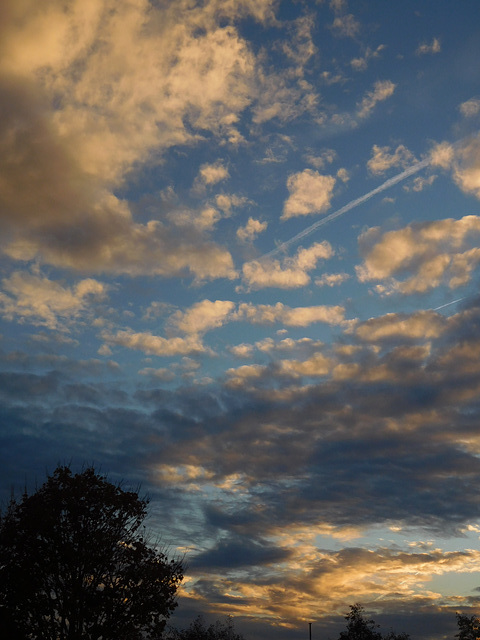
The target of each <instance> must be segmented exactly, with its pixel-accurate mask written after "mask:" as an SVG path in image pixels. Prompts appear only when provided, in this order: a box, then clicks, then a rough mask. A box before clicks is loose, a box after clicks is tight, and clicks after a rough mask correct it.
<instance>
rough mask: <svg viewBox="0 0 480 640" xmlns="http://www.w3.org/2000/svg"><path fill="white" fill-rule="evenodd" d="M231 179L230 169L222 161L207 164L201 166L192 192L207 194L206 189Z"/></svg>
mask: <svg viewBox="0 0 480 640" xmlns="http://www.w3.org/2000/svg"><path fill="white" fill-rule="evenodd" d="M229 177H230V173H229V172H228V168H227V167H226V166H225V165H224V164H223V162H222V160H217V161H216V162H213V163H208V162H206V163H205V164H202V165H201V167H200V169H199V172H198V175H197V177H196V178H195V181H194V183H193V188H192V190H193V192H194V193H197V194H199V195H201V194H203V193H204V192H205V188H206V187H210V186H212V185H215V184H218V183H219V182H223V181H224V180H227V179H228V178H229Z"/></svg>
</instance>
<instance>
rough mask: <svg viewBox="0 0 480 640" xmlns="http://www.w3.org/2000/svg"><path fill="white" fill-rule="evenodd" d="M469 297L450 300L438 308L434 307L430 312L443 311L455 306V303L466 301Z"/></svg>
mask: <svg viewBox="0 0 480 640" xmlns="http://www.w3.org/2000/svg"><path fill="white" fill-rule="evenodd" d="M468 297H469V296H464V297H463V298H457V299H456V300H452V301H451V302H447V303H445V304H441V305H440V306H439V307H435V309H432V311H438V310H439V309H444V308H445V307H449V306H450V305H451V304H455V303H456V302H461V301H462V300H466V299H467V298H468Z"/></svg>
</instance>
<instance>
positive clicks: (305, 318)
mask: <svg viewBox="0 0 480 640" xmlns="http://www.w3.org/2000/svg"><path fill="white" fill-rule="evenodd" d="M344 314H345V309H344V307H342V306H340V305H334V306H329V305H318V306H314V307H294V308H291V307H288V306H286V305H284V304H283V303H282V302H277V304H275V305H267V304H260V305H253V304H251V303H246V302H244V303H242V304H240V305H239V307H238V315H239V317H240V318H243V319H245V320H247V321H248V322H252V323H253V324H274V323H277V322H280V323H282V324H284V325H285V326H287V327H308V326H309V325H311V324H313V323H315V322H325V323H327V324H332V325H338V324H341V323H342V322H343V320H344Z"/></svg>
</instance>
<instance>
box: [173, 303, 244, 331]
mask: <svg viewBox="0 0 480 640" xmlns="http://www.w3.org/2000/svg"><path fill="white" fill-rule="evenodd" d="M234 307H235V304H234V303H233V302H231V301H230V300H215V301H214V302H212V301H211V300H202V301H201V302H197V303H196V304H194V305H193V306H192V307H190V308H189V309H187V310H186V311H184V312H182V311H177V312H176V313H174V314H173V315H172V316H171V317H170V319H169V325H170V326H172V327H175V328H176V329H178V330H179V331H182V332H183V333H187V334H192V335H193V334H198V333H205V332H206V331H210V330H211V329H216V328H218V327H221V326H222V325H223V324H224V323H225V322H227V321H228V320H229V319H231V316H232V312H233V310H234Z"/></svg>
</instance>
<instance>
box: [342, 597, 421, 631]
mask: <svg viewBox="0 0 480 640" xmlns="http://www.w3.org/2000/svg"><path fill="white" fill-rule="evenodd" d="M364 612H365V609H364V607H363V606H362V605H361V604H358V603H357V604H352V605H350V612H349V613H347V615H346V616H345V620H347V630H346V631H342V632H341V633H340V638H339V640H409V637H410V636H409V635H408V633H399V634H397V633H395V632H394V631H390V632H389V633H387V634H386V635H385V636H384V635H382V634H381V633H380V631H377V629H378V628H379V625H378V624H376V622H375V621H374V620H371V619H368V618H366V617H365V613H364Z"/></svg>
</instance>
